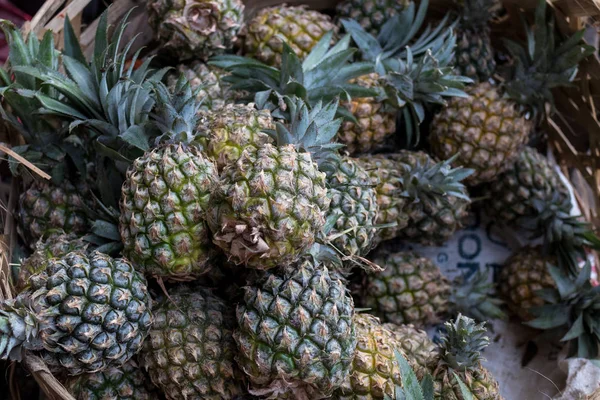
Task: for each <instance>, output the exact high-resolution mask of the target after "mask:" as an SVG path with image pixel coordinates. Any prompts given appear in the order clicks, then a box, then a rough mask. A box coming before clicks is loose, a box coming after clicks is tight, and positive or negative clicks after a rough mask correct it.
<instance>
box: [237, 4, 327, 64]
mask: <svg viewBox="0 0 600 400" xmlns="http://www.w3.org/2000/svg"><path fill="white" fill-rule="evenodd" d="M330 31H337V27H336V26H335V24H334V23H333V22H332V20H331V18H330V17H329V16H328V15H325V14H322V13H320V12H318V11H314V10H308V9H307V8H306V6H297V7H294V6H286V5H280V6H276V7H269V8H263V9H262V10H259V11H258V13H257V14H256V15H255V16H254V17H253V18H252V19H251V20H250V21H248V23H247V24H246V26H245V28H244V31H243V33H242V35H243V37H244V46H243V51H244V54H245V55H246V56H248V57H252V58H256V59H257V60H259V61H262V62H264V63H266V64H268V65H272V66H279V65H281V57H282V52H283V45H282V40H285V42H287V44H288V45H289V46H290V47H291V48H292V49H293V51H294V53H295V54H296V55H297V56H298V57H299V58H300V59H303V58H305V57H306V56H307V55H308V53H310V51H311V50H312V48H313V47H314V46H315V45H316V44H317V42H319V40H320V39H321V38H322V37H323V36H324V35H325V34H326V33H327V32H330Z"/></svg>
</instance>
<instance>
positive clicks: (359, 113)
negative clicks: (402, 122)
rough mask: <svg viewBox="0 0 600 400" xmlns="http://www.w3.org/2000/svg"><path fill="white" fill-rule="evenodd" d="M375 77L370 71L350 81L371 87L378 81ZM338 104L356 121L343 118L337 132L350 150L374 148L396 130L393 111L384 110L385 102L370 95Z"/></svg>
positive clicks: (358, 152)
mask: <svg viewBox="0 0 600 400" xmlns="http://www.w3.org/2000/svg"><path fill="white" fill-rule="evenodd" d="M377 79H378V75H377V74H375V73H373V74H369V75H364V76H361V77H359V78H357V79H355V80H353V81H351V83H357V84H358V85H360V86H363V87H366V88H372V87H376V86H378V85H379V83H378V81H377ZM341 105H342V106H343V107H346V108H347V109H348V110H349V111H350V112H351V113H352V115H353V116H354V117H355V118H356V119H357V120H358V123H354V122H352V121H344V122H343V123H342V127H341V129H340V131H339V132H338V136H337V137H338V140H339V141H340V142H341V143H343V144H345V145H346V147H345V150H347V151H348V152H349V153H350V154H361V153H370V152H373V151H375V150H378V149H380V148H382V147H383V146H384V145H385V143H386V140H387V139H388V138H389V137H390V136H391V135H393V134H394V133H395V132H396V113H395V112H391V111H387V110H385V104H384V103H383V102H381V101H378V100H377V99H376V98H374V97H364V98H355V99H352V100H351V101H349V102H343V103H341Z"/></svg>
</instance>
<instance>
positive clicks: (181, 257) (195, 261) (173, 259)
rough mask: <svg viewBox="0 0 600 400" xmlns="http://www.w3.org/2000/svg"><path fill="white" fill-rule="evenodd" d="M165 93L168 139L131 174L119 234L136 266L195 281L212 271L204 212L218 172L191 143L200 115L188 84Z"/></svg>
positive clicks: (162, 114)
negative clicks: (197, 117)
mask: <svg viewBox="0 0 600 400" xmlns="http://www.w3.org/2000/svg"><path fill="white" fill-rule="evenodd" d="M163 89H164V92H163V93H162V95H160V99H159V101H158V103H159V104H158V112H157V117H156V118H157V125H158V127H159V128H160V129H161V131H162V132H164V137H165V138H168V140H166V141H165V142H164V143H163V144H161V145H159V146H158V147H156V148H154V149H151V150H149V151H148V152H146V153H145V154H144V155H143V156H141V157H140V158H138V159H136V160H135V161H134V162H133V165H131V167H130V168H129V170H128V171H127V176H126V179H125V182H124V183H123V187H122V194H121V203H120V208H121V215H120V218H119V230H120V233H121V239H122V241H123V245H124V249H123V254H125V255H126V256H127V257H128V258H129V259H130V260H131V261H132V262H133V263H134V264H135V265H136V267H138V268H140V269H142V270H144V271H145V272H146V273H147V274H149V275H153V276H158V277H162V278H165V279H174V280H186V279H194V278H195V277H197V276H198V275H202V274H203V273H206V272H207V271H208V270H209V269H210V267H211V264H210V263H209V261H210V259H211V257H212V255H213V248H212V245H211V243H210V236H209V232H208V227H207V226H206V219H205V218H206V215H205V213H206V211H207V206H208V202H209V198H210V195H211V192H212V191H213V189H214V188H215V187H216V185H217V184H218V173H217V168H216V166H215V165H214V163H213V162H212V161H211V160H210V159H208V158H207V157H206V156H204V155H203V154H202V153H201V151H200V149H199V148H198V147H197V146H195V145H193V144H187V143H189V142H190V141H193V140H194V135H193V132H194V130H195V126H196V122H195V116H196V114H197V111H198V102H197V101H196V99H195V97H194V96H193V94H192V92H191V89H190V86H189V83H187V82H185V81H184V80H183V79H180V81H179V83H178V85H177V87H176V92H175V93H173V94H169V93H167V92H166V88H164V87H163ZM190 116H191V117H190Z"/></svg>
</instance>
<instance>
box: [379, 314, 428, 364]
mask: <svg viewBox="0 0 600 400" xmlns="http://www.w3.org/2000/svg"><path fill="white" fill-rule="evenodd" d="M383 327H384V328H387V329H388V330H389V331H390V332H392V334H393V335H394V338H395V339H396V342H398V343H399V344H400V350H402V351H403V353H404V354H405V355H406V358H407V359H408V360H409V362H410V363H411V365H413V369H415V372H416V373H417V376H418V375H419V372H421V373H422V372H425V371H427V369H428V368H429V365H430V363H431V359H432V358H433V356H434V355H435V348H436V345H435V343H433V341H432V340H431V339H430V338H429V336H427V332H425V331H424V330H422V329H419V328H417V327H415V326H414V325H413V324H401V325H397V324H391V323H387V324H383Z"/></svg>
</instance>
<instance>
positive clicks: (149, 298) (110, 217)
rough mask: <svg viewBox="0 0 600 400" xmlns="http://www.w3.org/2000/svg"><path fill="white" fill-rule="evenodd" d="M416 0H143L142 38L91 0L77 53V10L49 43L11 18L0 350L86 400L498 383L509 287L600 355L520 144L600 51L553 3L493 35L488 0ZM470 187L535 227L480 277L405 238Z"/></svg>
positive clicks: (555, 220) (588, 292)
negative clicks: (267, 0) (493, 323)
mask: <svg viewBox="0 0 600 400" xmlns="http://www.w3.org/2000/svg"><path fill="white" fill-rule="evenodd" d="M428 6H429V5H428V1H427V0H421V1H420V2H418V4H415V3H414V2H413V1H412V0H405V1H390V2H387V1H380V2H369V1H362V0H345V1H343V2H341V3H340V4H339V5H338V7H337V9H336V13H335V17H331V16H329V15H327V14H324V13H321V12H318V11H314V10H310V9H308V8H307V7H305V6H286V5H280V6H276V7H272V8H265V9H262V10H260V11H258V12H257V13H256V14H255V15H245V12H244V5H243V4H242V2H241V1H240V0H211V1H203V2H200V1H193V0H186V1H178V2H172V1H164V0H149V1H147V10H148V16H149V25H150V26H151V27H152V29H153V30H154V34H155V45H156V52H155V53H157V54H158V57H151V56H148V57H145V56H144V54H145V53H144V52H143V51H142V50H140V51H134V50H132V49H133V42H129V43H125V42H126V40H125V39H124V36H123V35H124V31H125V28H126V24H127V22H126V20H124V21H122V23H121V24H119V25H118V26H117V27H116V28H115V29H109V26H108V22H107V21H108V16H107V14H104V15H103V16H102V17H101V18H100V20H99V23H98V24H97V31H96V37H95V48H94V51H93V54H92V56H91V60H88V59H86V58H85V57H84V52H83V51H82V47H81V45H80V43H79V40H78V38H77V36H76V35H75V31H74V29H73V27H72V25H71V23H70V22H69V20H68V18H67V19H66V21H65V27H64V31H63V36H64V45H63V46H57V45H56V44H55V43H54V39H53V35H52V34H51V33H50V32H48V33H46V34H45V35H44V37H43V39H41V40H38V39H37V38H36V37H35V36H34V35H30V36H29V37H28V38H24V37H23V36H22V34H21V33H20V32H19V31H18V30H17V29H16V28H15V27H14V26H12V25H11V24H10V23H9V22H7V21H3V22H2V23H1V27H2V28H3V30H4V32H5V34H6V37H7V38H8V41H9V43H10V58H9V63H8V64H7V66H6V67H5V69H2V70H0V81H2V82H1V85H2V87H1V88H0V95H1V96H2V103H1V109H0V112H1V113H2V117H3V125H4V128H5V129H6V130H8V131H10V132H13V133H14V134H16V135H18V136H19V137H20V140H21V141H20V144H19V145H15V146H13V147H12V148H11V149H10V153H9V155H10V158H9V159H8V167H9V169H10V173H11V174H12V180H13V182H15V183H17V184H21V185H22V186H23V191H22V194H21V196H20V201H19V204H18V209H17V211H16V215H15V217H16V219H17V221H18V230H19V234H20V239H19V246H20V247H21V251H20V252H16V251H15V254H17V253H18V254H24V255H26V254H29V256H24V257H23V258H22V259H21V260H18V262H17V263H16V264H17V265H18V269H17V271H16V273H15V274H14V277H13V281H12V286H13V287H14V288H15V292H16V293H17V295H16V296H15V297H14V298H13V299H9V300H5V301H3V302H1V303H0V357H1V358H3V359H9V360H16V361H19V360H21V359H22V358H23V356H24V355H25V354H26V353H27V354H37V355H38V356H40V357H41V358H42V359H43V360H44V362H45V364H46V365H47V366H48V367H49V368H50V370H51V371H52V372H53V373H54V375H55V376H56V377H57V378H58V379H59V380H61V382H63V383H64V385H65V387H66V388H67V389H68V390H69V391H70V393H71V394H72V396H73V397H74V398H76V399H154V398H160V397H161V396H164V397H166V398H167V399H170V400H171V399H173V400H175V399H250V398H252V399H467V398H476V399H501V398H502V395H501V391H502V388H501V387H499V385H498V383H497V381H496V379H495V378H494V377H493V376H492V375H491V374H490V373H489V372H488V371H487V370H486V369H485V368H484V367H483V366H482V364H481V360H482V355H481V352H482V350H483V349H484V348H485V347H486V346H487V344H488V343H489V338H488V336H487V334H486V327H485V326H486V323H487V321H488V320H491V319H495V318H504V317H505V312H504V310H507V311H509V312H510V313H512V314H514V315H515V316H517V317H518V318H521V319H522V320H524V321H526V322H527V323H528V324H529V325H531V326H533V327H535V328H539V329H540V330H548V329H557V330H561V329H562V330H563V331H564V332H565V333H566V335H565V336H564V337H563V341H569V342H570V343H571V344H572V346H571V351H570V355H571V356H578V357H587V358H591V359H595V358H597V357H598V350H599V344H600V328H599V326H600V322H599V320H600V313H599V311H598V310H600V294H599V292H598V290H597V289H595V288H594V287H592V285H591V283H590V279H589V276H590V266H589V264H585V265H583V266H582V263H581V260H582V258H583V257H584V256H585V251H586V249H588V248H595V249H598V248H600V240H599V239H598V238H597V237H596V236H595V235H594V233H593V232H592V230H591V228H590V226H588V225H587V224H586V223H584V222H582V221H581V219H580V218H578V217H573V216H571V215H570V210H571V208H572V205H571V198H570V196H569V194H568V190H567V188H566V187H565V186H564V184H563V182H562V180H561V178H560V176H559V175H558V174H557V172H556V170H555V168H554V166H553V165H552V164H551V162H550V161H549V160H548V159H546V158H545V157H544V156H543V155H542V154H541V153H539V152H538V151H537V150H535V149H534V148H533V147H528V144H529V143H530V141H531V138H539V137H540V135H538V133H539V131H540V128H541V126H542V123H543V121H544V120H545V118H546V116H547V115H549V114H551V113H552V112H553V108H552V104H553V98H552V90H551V89H553V88H556V87H559V86H565V85H569V84H570V82H571V81H572V80H573V79H574V78H575V76H576V73H577V69H578V64H579V63H580V62H581V61H582V60H583V59H584V58H586V57H588V56H590V55H591V54H592V53H593V51H594V49H593V48H592V47H590V46H588V45H586V44H584V43H583V41H582V33H577V34H575V35H573V36H571V37H564V36H562V35H561V34H560V33H558V31H557V30H556V29H555V27H554V23H553V20H552V17H551V16H550V14H551V13H550V10H548V9H547V6H546V3H545V1H540V3H539V6H538V9H537V12H536V13H535V20H534V21H531V23H530V24H526V27H525V30H526V33H527V38H528V40H527V41H526V43H525V44H521V43H517V42H512V41H508V40H507V41H505V42H504V45H503V46H502V51H504V52H505V53H506V54H508V55H509V56H508V57H505V58H497V57H496V53H497V51H498V49H497V48H495V47H493V46H492V40H491V39H492V38H491V36H490V35H491V33H490V32H491V30H490V27H489V23H490V21H491V20H493V19H494V18H495V17H496V16H497V14H498V13H499V12H500V11H501V9H502V7H501V4H500V3H499V2H498V1H497V0H462V1H456V4H455V7H454V8H453V9H452V10H449V11H448V15H446V16H445V17H444V18H442V19H439V20H435V19H431V18H426V17H428V15H429V13H428ZM108 13H110V10H109V11H108ZM109 31H111V32H112V34H111V35H109V34H108V32H109ZM494 43H495V41H494ZM59 48H60V49H61V50H59ZM498 60H500V64H502V65H501V66H502V68H498V69H496V68H497V66H498V67H499V66H500V65H497V64H498ZM507 60H509V61H508V62H507ZM32 115H35V117H34V118H32ZM470 193H471V194H475V195H476V196H477V198H479V200H478V203H479V204H483V205H484V208H485V209H486V210H487V212H488V213H489V215H490V217H491V218H495V219H498V220H500V221H502V222H503V223H505V224H507V225H512V226H515V227H517V228H518V229H520V230H527V231H529V232H531V234H532V235H534V236H536V237H541V238H542V240H541V242H542V243H543V244H541V245H539V246H538V247H531V248H525V249H522V250H520V251H519V252H517V253H516V254H515V255H514V256H513V257H511V259H510V260H509V261H508V262H507V265H506V266H505V268H504V269H503V270H502V273H501V274H500V280H499V282H498V285H497V286H498V287H497V288H496V287H495V286H496V285H495V284H493V283H491V282H490V281H489V279H488V274H487V273H486V271H483V270H482V271H479V272H477V273H475V274H473V275H472V276H466V275H465V276H461V277H459V278H458V279H455V280H453V281H451V280H450V279H448V278H447V277H445V276H444V274H443V273H442V272H441V271H440V269H439V267H438V266H437V265H436V264H435V263H434V262H433V261H432V260H430V259H427V258H425V257H423V256H422V255H420V254H417V253H415V252H412V251H398V250H397V249H398V244H399V243H400V242H402V243H409V244H410V243H417V244H421V245H426V246H430V245H441V244H443V243H445V242H446V241H447V240H448V239H449V238H450V237H452V236H453V234H454V233H455V232H457V231H458V230H460V229H461V227H462V226H463V225H464V223H465V220H466V218H467V217H468V215H469V212H470V207H471V205H472V203H473V201H472V200H471V197H470ZM444 321H447V322H445V323H444ZM436 326H437V327H440V328H441V332H442V333H441V338H442V339H441V341H440V343H437V344H435V343H434V342H433V341H432V340H430V339H429V337H428V336H427V334H426V333H425V331H424V330H423V329H426V328H432V327H436ZM491 361H492V362H493V360H491Z"/></svg>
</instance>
